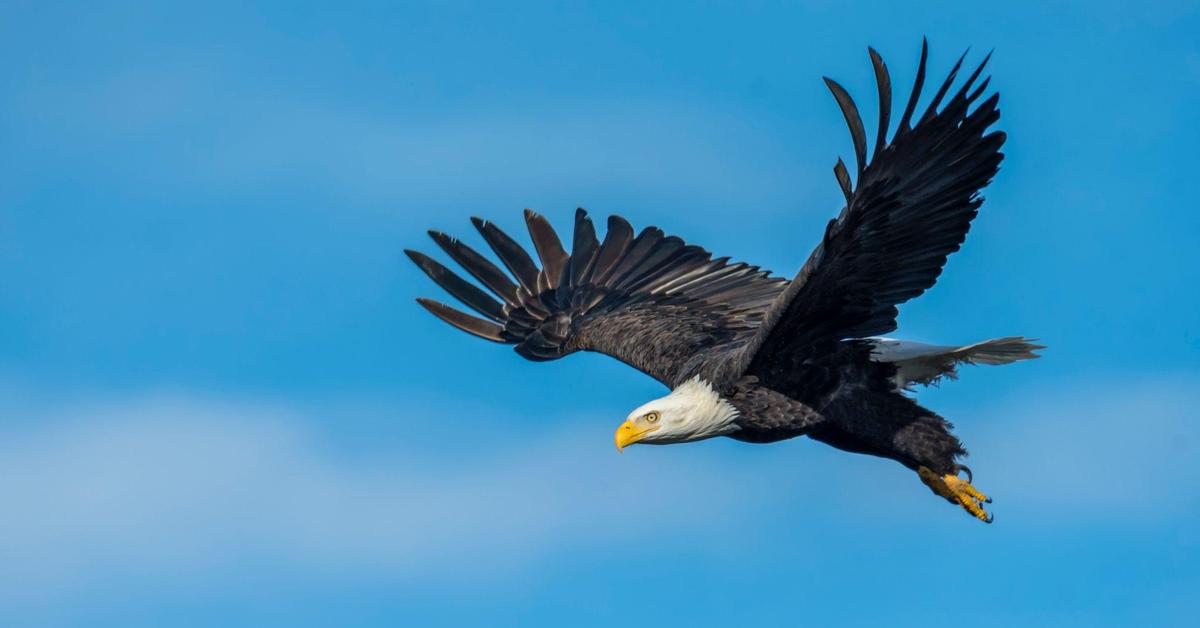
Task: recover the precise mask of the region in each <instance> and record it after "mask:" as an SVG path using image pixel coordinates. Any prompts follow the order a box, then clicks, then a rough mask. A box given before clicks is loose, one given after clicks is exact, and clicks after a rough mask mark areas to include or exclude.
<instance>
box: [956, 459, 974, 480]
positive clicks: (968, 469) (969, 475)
mask: <svg viewBox="0 0 1200 628" xmlns="http://www.w3.org/2000/svg"><path fill="white" fill-rule="evenodd" d="M958 470H959V471H966V472H967V483H968V484H974V483H975V474H974V473H971V467H968V466H967V465H965V464H960V465H958Z"/></svg>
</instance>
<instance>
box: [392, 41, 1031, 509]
mask: <svg viewBox="0 0 1200 628" xmlns="http://www.w3.org/2000/svg"><path fill="white" fill-rule="evenodd" d="M868 51H869V53H870V57H871V63H872V65H873V66H874V70H875V81H876V83H877V86H878V91H879V122H878V127H877V130H876V134H875V144H874V150H873V151H872V152H871V153H870V156H869V158H868V152H867V136H866V132H865V131H864V128H863V122H862V119H861V118H860V117H859V113H858V108H857V107H856V106H855V104H854V101H853V100H852V99H851V98H850V95H849V94H848V93H847V92H846V90H845V89H843V88H842V86H840V85H838V84H837V83H836V82H834V81H832V80H830V79H828V78H826V79H825V84H826V85H827V86H828V87H829V89H830V91H832V92H833V96H834V98H835V99H836V100H837V103H838V105H839V106H840V107H841V110H842V114H843V115H844V116H845V118H846V123H847V125H848V126H849V127H850V136H851V138H852V140H853V143H854V156H855V163H856V176H855V177H854V181H855V182H854V183H852V182H851V176H850V172H849V171H848V169H847V167H846V165H845V163H843V162H842V160H841V159H838V161H837V165H836V166H835V167H834V174H835V175H836V177H837V181H838V184H839V185H840V187H841V189H842V192H843V194H845V197H846V205H845V207H844V208H843V209H842V211H841V213H840V214H839V216H838V217H837V218H836V219H834V220H831V221H830V222H829V224H828V226H827V227H826V228H825V234H824V237H823V238H822V239H821V241H820V242H819V243H818V244H817V246H816V249H815V250H814V251H813V252H812V254H811V255H810V256H809V258H808V261H806V262H805V264H804V266H803V267H801V268H800V272H799V273H797V274H796V277H795V278H794V279H792V280H791V281H787V280H786V279H783V278H779V277H772V276H771V275H770V273H769V272H768V271H764V270H761V269H760V268H759V267H757V266H751V265H747V264H744V263H734V262H730V261H729V258H725V257H721V258H716V259H713V257H712V255H711V254H710V253H709V252H708V251H706V250H705V249H703V248H701V247H698V246H695V245H691V244H687V243H685V242H684V241H683V240H681V239H679V238H677V237H675V236H667V235H664V234H663V231H662V230H661V229H658V228H656V227H647V228H646V229H643V230H642V231H641V232H640V233H637V234H636V235H635V233H634V230H633V228H632V227H631V226H630V224H629V223H628V222H627V221H626V220H625V219H624V218H621V217H620V216H611V217H609V219H608V230H607V232H606V233H605V235H604V240H603V241H600V240H599V239H598V238H597V235H596V230H595V228H594V226H593V224H592V221H591V219H590V218H589V217H588V215H587V212H585V211H584V210H582V209H580V210H577V211H576V213H575V230H574V235H573V237H572V243H571V244H572V246H571V252H570V253H567V252H566V251H565V250H564V248H563V245H562V243H561V241H560V240H559V237H558V235H557V234H556V233H555V232H554V229H553V228H551V226H550V224H549V222H547V221H546V219H545V218H543V217H542V216H540V215H538V214H536V213H534V212H532V211H529V210H526V211H525V222H526V224H527V225H528V228H529V236H530V238H531V239H532V241H533V245H534V248H535V249H536V251H537V257H538V259H539V260H540V262H541V266H540V268H539V266H538V265H537V264H536V263H535V262H534V261H533V259H532V258H531V257H530V255H529V254H528V253H527V252H526V251H525V250H524V249H522V248H521V246H520V245H518V244H517V243H516V242H515V241H514V240H513V239H512V238H511V237H509V236H508V235H507V234H505V233H504V232H503V231H501V230H500V229H499V228H497V227H496V226H495V225H494V224H492V223H490V222H487V221H484V220H481V219H479V218H472V219H471V220H472V222H473V223H474V225H475V227H476V229H478V230H479V232H480V234H482V236H483V239H484V240H485V241H486V242H487V243H488V245H489V246H490V247H491V249H492V251H493V252H494V253H495V254H496V257H498V258H499V259H500V262H501V263H502V264H503V265H504V267H505V268H507V269H508V273H505V272H504V271H502V270H501V269H500V268H499V267H497V266H496V265H495V264H493V263H492V262H490V261H488V260H487V259H485V258H484V257H483V256H481V255H480V254H479V253H477V252H475V251H474V250H472V249H471V248H469V247H468V246H466V245H465V244H463V243H462V242H460V241H459V240H457V239H454V238H452V237H450V236H447V235H445V234H443V233H439V232H436V231H432V232H430V236H432V238H433V240H434V241H435V242H436V243H437V244H438V246H439V247H441V249H442V250H443V251H445V252H446V254H447V255H449V256H450V258H452V259H453V260H454V261H455V262H457V263H458V264H459V265H460V266H462V267H463V268H465V269H466V270H467V272H468V273H470V274H471V276H472V277H474V278H475V279H476V280H477V281H478V282H479V283H480V284H482V285H483V286H484V287H486V288H487V289H488V290H489V291H491V293H493V294H494V295H495V297H498V298H499V300H497V298H494V297H493V296H491V295H489V294H488V293H487V292H485V291H484V290H482V289H480V288H479V287H477V286H476V285H475V284H472V283H470V282H468V281H466V280H464V279H462V278H461V277H459V276H458V275H456V274H454V273H453V272H451V271H450V270H448V269H446V267H444V266H442V265H441V264H439V263H438V262H436V261H434V260H433V259H431V258H429V257H427V256H425V255H422V254H421V253H418V252H416V251H411V250H410V251H406V253H407V255H408V256H409V257H410V258H411V259H412V260H413V261H414V262H416V264H417V265H418V266H420V267H421V269H422V270H423V271H425V273H427V274H428V275H429V277H431V278H432V279H433V280H434V281H435V282H437V284H438V285H440V286H441V287H442V288H444V289H445V290H446V292H448V293H449V294H450V295H452V296H454V297H455V298H457V299H458V300H459V301H461V302H463V303H464V304H466V305H467V306H468V307H470V308H471V309H472V310H474V311H475V312H477V313H478V314H479V315H480V316H482V318H479V317H476V316H471V315H468V314H465V313H463V312H461V311H459V310H456V309H454V308H451V307H448V306H446V305H443V304H442V303H439V302H436V301H432V300H429V299H424V298H421V299H418V302H419V303H420V304H421V305H422V306H424V307H425V308H426V309H427V310H429V311H430V312H432V313H433V314H434V315H435V316H437V317H438V318H440V319H441V320H443V321H445V322H447V323H449V324H450V325H453V326H454V327H457V328H459V329H461V330H463V331H465V332H468V333H470V334H474V335H476V336H479V337H480V338H485V339H487V340H492V341H494V342H499V343H504V344H511V345H515V349H516V351H517V353H519V354H521V355H522V356H524V357H526V358H528V359H530V360H535V361H544V360H554V359H557V358H561V357H563V356H565V355H567V354H569V353H573V352H575V351H597V352H600V353H604V354H607V355H610V356H612V357H614V358H616V359H618V360H620V361H622V362H624V363H626V364H628V365H630V366H632V367H634V368H636V369H638V370H640V371H642V372H644V373H646V374H648V375H650V376H651V377H654V378H655V379H657V380H658V381H660V382H662V383H663V384H665V385H666V386H668V387H669V388H670V389H671V392H670V394H668V395H666V396H665V397H662V398H660V399H655V400H654V401H651V402H649V403H646V404H643V405H642V406H640V407H638V408H637V409H636V410H634V411H633V412H631V413H630V414H629V416H628V418H627V419H626V420H625V422H624V423H622V424H621V426H620V427H619V428H617V431H616V437H615V439H616V445H617V449H618V450H619V449H623V448H625V447H627V446H629V445H632V444H634V443H646V444H669V443H683V442H690V441H696V440H702V439H706V438H711V437H714V436H728V437H730V438H734V439H737V440H740V441H745V442H750V443H770V442H775V441H780V440H784V439H788V438H792V437H795V436H800V435H802V434H803V435H807V436H809V437H811V438H814V439H816V440H818V441H821V442H823V443H826V444H829V445H832V446H834V447H837V448H838V449H842V450H845V451H850V452H856V453H863V454H871V455H874V456H882V457H885V458H891V459H893V460H896V461H898V462H900V463H901V464H903V465H904V466H906V467H908V468H909V469H913V470H914V471H916V472H917V473H918V474H919V476H920V478H921V480H922V481H923V482H924V483H925V484H926V485H928V486H929V487H930V488H931V489H932V490H933V492H934V493H936V494H937V495H940V496H942V497H944V498H946V499H947V500H949V501H950V502H951V503H954V504H958V505H960V506H961V507H962V508H963V509H965V510H966V511H967V512H968V513H970V514H971V515H973V516H975V517H977V518H979V519H981V520H983V521H986V522H991V521H992V516H991V515H990V514H988V513H987V512H986V511H985V510H984V507H983V504H984V503H987V502H990V501H991V500H990V499H988V498H987V497H986V496H985V495H984V494H983V493H981V492H979V491H978V490H976V489H975V487H973V486H972V485H971V482H972V481H973V478H972V477H971V471H970V470H969V469H968V468H967V467H965V466H964V465H962V464H960V463H959V462H958V459H959V458H961V457H963V456H965V455H966V453H967V452H966V450H965V449H963V446H962V443H960V442H959V440H958V438H956V437H955V436H954V435H953V434H951V433H950V430H951V428H952V427H953V426H952V425H951V424H950V423H949V422H947V421H946V420H945V419H943V418H942V417H940V416H938V415H937V414H935V413H934V412H932V411H930V410H928V409H926V408H924V407H922V406H921V405H919V404H918V403H917V402H916V401H915V400H913V399H912V398H911V397H909V396H907V395H906V394H905V392H907V391H909V390H911V388H912V387H913V386H914V385H915V384H922V385H928V384H930V383H933V382H936V381H938V380H939V379H942V378H953V377H954V376H955V371H956V368H957V367H958V365H960V364H1007V363H1009V362H1014V361H1017V360H1024V359H1028V358H1035V357H1038V356H1037V354H1035V353H1034V351H1035V350H1037V349H1042V348H1043V347H1042V346H1040V345H1035V344H1032V343H1031V342H1030V341H1029V340H1027V339H1025V338H1022V337H1016V336H1014V337H1007V338H999V339H995V340H988V341H985V342H979V343H975V344H972V345H967V346H962V347H958V346H934V345H925V344H919V343H913V342H906V341H902V340H891V339H887V338H881V337H879V336H880V335H881V334H886V333H888V332H891V331H892V330H894V329H896V317H897V309H896V308H897V306H898V305H900V304H901V303H904V302H906V301H908V300H909V299H912V298H913V297H916V296H918V295H920V294H921V293H923V292H924V291H925V290H927V289H929V288H930V287H931V286H933V284H934V282H935V281H937V278H938V275H939V274H940V273H941V272H942V266H943V265H944V264H945V263H946V257H947V256H948V255H950V254H951V253H953V252H955V251H957V250H958V249H959V246H960V245H961V244H962V242H963V240H964V238H965V237H966V235H967V230H968V229H969V228H970V225H971V220H972V219H973V218H975V215H976V213H977V212H978V210H979V206H980V205H981V204H982V203H983V198H982V197H980V195H979V192H980V190H981V189H982V188H983V187H984V186H986V185H987V184H988V183H989V182H990V181H991V179H992V177H993V176H994V175H995V174H996V171H997V169H998V166H999V164H1000V160H1001V159H1002V158H1003V155H1002V154H1001V153H1000V146H1001V145H1002V144H1003V143H1004V139H1005V135H1004V133H1003V132H1000V131H989V130H988V129H989V127H991V126H992V125H993V124H994V123H995V122H996V120H997V119H999V117H1000V112H999V110H998V109H997V102H998V94H995V93H992V94H991V95H990V96H988V97H987V98H984V99H983V100H979V99H980V98H981V96H982V95H983V94H984V92H985V91H987V86H988V81H989V80H990V79H987V78H985V79H984V80H982V81H981V82H979V83H978V84H977V83H976V81H977V79H979V76H980V73H981V72H982V71H983V68H984V66H985V65H986V64H987V59H986V58H985V59H984V60H983V62H982V63H980V65H979V67H978V68H977V69H976V70H975V71H974V72H972V73H971V75H970V76H969V77H968V78H967V79H966V81H965V83H964V84H963V85H962V86H961V87H959V89H958V90H957V91H955V92H953V93H951V92H950V89H951V87H952V84H953V83H954V82H955V77H956V76H957V75H958V72H959V69H960V67H961V66H962V62H963V59H965V57H966V54H965V53H964V54H963V56H962V57H961V58H959V60H958V63H956V64H955V65H954V68H953V69H952V70H951V71H950V74H949V76H948V77H947V78H946V80H945V81H944V82H943V83H942V84H941V86H940V87H939V88H938V90H937V92H936V93H935V94H934V96H933V99H932V101H931V102H930V103H929V104H928V105H927V106H926V107H925V109H924V110H923V112H920V113H919V114H918V113H917V101H918V100H919V98H920V96H921V88H922V85H923V84H924V82H925V62H926V58H927V56H928V45H927V44H925V43H923V44H922V48H921V62H920V65H919V66H918V69H917V76H916V80H915V84H914V85H913V88H912V92H911V95H910V96H909V98H908V102H907V104H906V105H905V107H904V110H903V113H902V114H901V115H900V121H899V124H898V125H897V127H896V131H895V133H894V134H893V135H892V137H891V138H890V139H889V138H888V128H889V123H890V121H891V117H890V116H891V105H892V86H891V78H890V76H889V75H888V71H887V66H885V65H884V63H883V60H882V58H880V56H879V54H878V53H876V52H875V50H874V49H868ZM989 56H990V55H989ZM960 473H965V475H966V478H965V479H964V478H963V477H960Z"/></svg>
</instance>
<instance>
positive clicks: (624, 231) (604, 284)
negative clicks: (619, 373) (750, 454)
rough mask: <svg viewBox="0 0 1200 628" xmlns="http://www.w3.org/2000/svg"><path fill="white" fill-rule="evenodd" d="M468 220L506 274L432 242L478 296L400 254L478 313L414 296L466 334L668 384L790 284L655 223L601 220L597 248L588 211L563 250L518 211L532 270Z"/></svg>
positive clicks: (513, 247)
mask: <svg viewBox="0 0 1200 628" xmlns="http://www.w3.org/2000/svg"><path fill="white" fill-rule="evenodd" d="M472 222H473V223H474V224H475V227H476V228H477V229H478V230H479V232H480V234H481V235H482V236H483V239H484V240H485V241H486V242H487V243H488V245H489V246H490V247H491V249H492V251H493V252H494V253H495V254H496V257H498V258H499V259H500V262H501V263H502V264H503V265H504V267H505V268H507V269H508V273H505V272H504V271H503V270H501V269H500V268H499V267H497V266H496V265H495V264H493V263H492V262H490V261H488V260H487V259H486V258H484V257H483V256H482V255H480V254H479V253H477V252H475V251H474V250H472V249H471V248H470V247H468V246H467V245H465V244H463V243H462V242H460V241H459V240H456V239H454V238H451V237H450V236H447V235H445V234H443V233H439V232H430V236H431V237H432V238H433V240H434V242H436V243H437V244H438V246H439V247H441V248H442V250H443V251H445V252H446V254H447V255H449V256H450V257H451V258H452V259H454V261H455V262H457V263H458V264H459V265H460V266H462V267H463V268H464V269H466V271H467V272H468V273H470V275H471V276H472V277H474V278H475V280H476V281H478V282H479V283H480V284H482V285H483V286H484V287H485V288H487V290H486V291H485V290H483V289H481V288H479V287H478V286H476V285H475V284H472V283H470V282H468V281H466V280H465V279H463V278H461V277H459V276H458V275H456V274H455V273H454V272H452V271H450V270H448V269H447V268H446V267H445V266H442V265H441V264H439V263H438V262H436V261H434V260H433V259H431V258H429V257H427V256H425V255H423V254H421V253H418V252H416V251H405V252H406V253H407V254H408V256H409V258H411V259H412V260H413V261H414V262H416V264H417V265H418V266H420V267H421V269H422V270H424V271H425V273H426V274H428V275H429V277H430V278H432V279H433V280H434V281H435V282H436V283H437V284H438V285H440V286H441V287H442V288H444V289H445V290H446V291H447V292H448V293H450V294H451V295H452V296H454V297H455V298H457V299H458V300H459V301H461V302H462V303H463V304H465V305H467V306H468V307H470V308H471V309H472V310H474V311H475V312H476V313H477V314H479V316H472V315H469V314H466V313H464V312H461V311H459V310H456V309H454V308H452V307H449V306H447V305H443V304H441V303H438V302H437V301H433V300H430V299H418V301H419V302H420V303H421V305H423V306H424V307H425V308H426V309H427V310H429V311H430V312H432V313H433V314H434V315H435V316H437V317H438V318H440V319H441V320H443V321H445V322H447V323H449V324H450V325H453V326H454V327H457V328H459V329H461V330H463V331H465V332H468V333H470V334H474V335H476V336H479V337H480V338H485V339H487V340H492V341H494V342H500V343H506V344H512V345H516V351H517V353H519V354H521V355H522V356H524V357H526V358H529V359H530V360H538V361H541V360H553V359H556V358H560V357H562V356H564V355H567V354H568V353H572V352H574V351H580V350H583V351H597V352H600V353H604V354H607V355H610V356H612V357H614V358H617V359H618V360H621V361H622V362H625V363H626V364H629V365H630V366H633V367H635V368H637V369H639V370H641V371H643V372H645V373H647V374H649V375H651V376H653V377H654V378H655V379H658V380H659V381H661V382H663V383H664V384H667V385H668V386H674V385H676V384H678V383H679V382H680V381H682V380H684V379H687V378H688V377H690V376H691V375H692V374H693V373H694V372H696V371H697V370H698V369H699V368H700V367H701V366H702V365H703V363H704V360H705V358H706V356H707V355H708V354H709V352H710V350H712V349H716V348H720V349H722V350H728V349H730V348H731V347H736V346H738V343H744V342H746V341H747V340H748V339H749V338H750V337H751V336H753V334H754V332H755V330H756V329H757V328H758V325H759V324H760V322H761V321H762V318H763V315H764V314H765V312H766V310H767V308H768V307H770V305H771V303H772V302H774V301H775V299H776V297H778V296H779V294H780V293H781V292H782V290H783V287H784V285H786V283H787V282H786V280H784V279H780V278H771V277H769V274H768V273H767V271H763V270H760V269H759V268H758V267H757V266H748V265H746V264H740V263H730V262H729V261H728V259H727V258H718V259H713V258H712V255H711V254H710V253H709V252H708V251H706V250H704V249H702V248H700V247H698V246H693V245H689V244H686V243H684V241H683V240H681V239H679V238H677V237H674V236H667V235H664V234H663V232H662V230H661V229H658V228H656V227H648V228H646V229H644V230H643V231H642V232H641V233H640V234H638V235H636V236H635V235H634V231H633V228H632V227H630V225H629V223H628V222H626V221H625V219H623V218H621V217H619V216H612V217H610V218H609V220H608V231H607V233H606V234H605V237H604V240H603V242H601V241H599V240H598V239H597V237H596V230H595V228H594V226H593V225H592V221H591V219H590V218H588V215H587V212H585V211H583V210H582V209H581V210H577V211H576V213H575V232H574V237H573V243H572V247H571V253H570V254H568V253H567V252H566V251H565V250H564V249H563V246H562V243H561V241H560V240H559V237H558V235H557V234H556V233H555V232H554V229H553V228H552V227H551V226H550V223H549V222H547V221H546V219H545V218H543V217H542V216H540V215H538V214H536V213H534V212H532V211H529V210H526V211H525V222H526V225H527V226H528V228H529V235H530V238H531V239H532V240H533V245H534V249H535V250H536V251H537V257H538V258H539V260H540V261H541V267H540V268H539V267H538V265H537V264H536V263H534V261H533V259H532V258H531V257H530V255H529V254H528V253H527V252H526V251H525V250H524V249H523V248H521V246H520V245H519V244H517V243H516V242H515V241H514V240H513V239H512V238H511V237H509V236H508V235H507V234H505V233H504V232H503V231H501V230H500V229H499V228H498V227H496V225H494V224H492V223H489V222H486V221H483V220H480V219H478V218H473V219H472ZM489 292H490V294H489Z"/></svg>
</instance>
